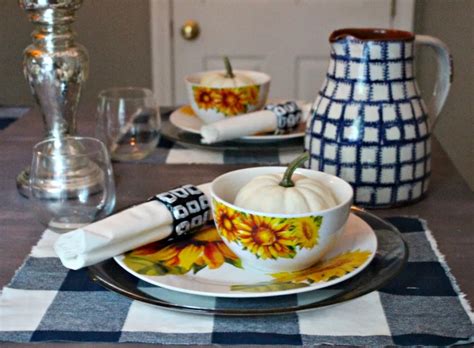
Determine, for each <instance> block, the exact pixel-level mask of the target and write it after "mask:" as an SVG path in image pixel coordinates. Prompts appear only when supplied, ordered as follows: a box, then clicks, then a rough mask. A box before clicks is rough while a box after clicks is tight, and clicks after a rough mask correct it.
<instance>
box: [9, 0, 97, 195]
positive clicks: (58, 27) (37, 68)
mask: <svg viewBox="0 0 474 348" xmlns="http://www.w3.org/2000/svg"><path fill="white" fill-rule="evenodd" d="M82 2H83V0H19V5H20V7H21V8H22V9H23V10H24V11H26V13H27V15H28V18H29V20H30V22H32V23H33V25H34V26H35V29H34V31H33V32H32V34H31V36H32V41H33V43H32V44H31V45H30V46H28V47H27V48H26V49H25V51H24V59H23V71H24V74H25V77H26V80H27V81H28V83H29V85H30V88H31V93H32V94H33V96H34V98H35V100H36V103H37V104H38V106H39V109H40V111H41V114H42V117H43V123H44V137H45V138H50V137H54V138H57V139H58V140H59V139H60V138H61V137H64V136H66V135H73V134H75V131H76V111H77V106H78V103H79V98H80V95H81V90H82V87H83V85H84V82H85V80H86V78H87V75H88V71H89V58H88V55H87V51H86V49H85V48H84V47H83V46H82V45H80V44H78V43H77V42H76V41H75V36H76V34H75V32H74V31H73V30H72V28H71V25H72V23H73V22H74V20H75V15H76V11H77V10H78V9H79V8H80V7H81V5H82ZM57 143H58V144H59V142H57ZM53 150H54V149H52V151H53ZM17 187H18V190H19V192H20V193H21V194H22V195H24V196H28V191H29V169H28V168H26V169H25V170H23V171H22V172H21V173H20V174H19V175H18V177H17Z"/></svg>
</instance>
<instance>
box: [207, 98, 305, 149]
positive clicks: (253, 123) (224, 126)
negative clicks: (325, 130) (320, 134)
mask: <svg viewBox="0 0 474 348" xmlns="http://www.w3.org/2000/svg"><path fill="white" fill-rule="evenodd" d="M298 106H299V107H300V108H301V111H302V114H303V117H302V118H301V123H303V122H306V119H307V118H308V115H309V112H310V109H311V104H303V105H301V103H298ZM276 129H277V117H276V115H275V114H274V113H273V112H272V111H270V110H261V111H256V112H251V113H248V114H245V115H241V116H235V117H230V118H227V119H225V120H222V121H218V122H214V123H211V124H208V125H205V126H202V127H201V136H202V139H201V142H202V143H204V144H212V143H216V142H219V141H225V140H231V139H237V138H241V137H244V136H248V135H254V134H256V133H264V132H273V131H275V130H276Z"/></svg>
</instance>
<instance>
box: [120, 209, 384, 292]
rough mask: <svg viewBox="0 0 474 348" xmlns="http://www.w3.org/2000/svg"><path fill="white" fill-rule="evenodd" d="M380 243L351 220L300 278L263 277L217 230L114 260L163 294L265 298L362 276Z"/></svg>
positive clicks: (361, 223)
mask: <svg viewBox="0 0 474 348" xmlns="http://www.w3.org/2000/svg"><path fill="white" fill-rule="evenodd" d="M376 250H377V239H376V236H375V233H374V231H373V230H372V229H371V228H370V226H369V225H368V224H367V223H365V222H364V221H363V220H362V219H360V218H358V217H356V216H355V215H353V214H351V215H350V216H349V221H348V223H347V225H346V229H345V231H344V233H343V235H342V236H341V238H340V239H339V240H338V241H337V243H336V245H335V246H334V248H333V249H332V250H331V251H330V252H329V253H328V254H327V255H326V256H325V257H324V258H323V259H322V260H321V261H319V262H317V263H316V264H314V265H312V266H311V267H309V268H307V269H305V270H302V271H297V272H281V273H263V272H261V271H258V270H254V269H252V268H251V267H248V266H247V265H245V264H243V263H242V262H241V260H240V259H239V258H238V257H237V256H236V255H235V254H233V253H232V252H231V251H230V250H229V249H228V248H227V247H226V245H225V244H224V242H223V241H222V240H221V239H220V237H219V235H218V234H217V231H216V229H215V227H214V226H213V225H209V226H206V227H204V228H202V229H201V230H199V231H198V232H196V233H195V234H194V235H193V236H192V237H191V238H187V239H183V240H180V241H175V242H173V243H166V244H165V243H162V242H156V243H151V244H148V245H146V246H143V247H140V248H137V249H135V250H132V251H130V252H128V253H126V254H123V255H120V256H117V257H115V260H116V261H117V262H118V264H119V265H120V266H121V267H123V268H124V269H125V270H126V271H128V272H130V273H132V274H133V275H135V276H136V277H138V278H140V279H141V280H143V281H145V282H147V283H150V284H153V285H157V286H161V287H163V288H167V289H171V290H175V291H179V292H184V293H190V294H195V295H204V296H216V297H237V298H246V297H266V296H279V295H289V294H294V293H301V292H306V291H312V290H316V289H322V288H325V287H328V286H331V285H334V284H336V283H339V282H342V281H344V280H346V279H349V278H351V277H353V276H355V275H356V274H357V273H359V272H360V271H362V270H363V269H364V268H365V267H367V265H368V264H369V263H370V261H371V260H372V259H373V257H374V256H375V252H376Z"/></svg>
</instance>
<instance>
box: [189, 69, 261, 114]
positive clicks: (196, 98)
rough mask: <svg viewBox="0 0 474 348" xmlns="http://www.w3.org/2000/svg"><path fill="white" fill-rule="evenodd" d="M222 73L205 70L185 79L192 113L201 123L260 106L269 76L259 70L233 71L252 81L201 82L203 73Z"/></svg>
mask: <svg viewBox="0 0 474 348" xmlns="http://www.w3.org/2000/svg"><path fill="white" fill-rule="evenodd" d="M214 72H223V71H221V70H216V71H206V72H200V73H197V74H193V75H189V76H187V77H186V78H185V82H186V92H187V94H188V99H189V103H190V105H191V108H192V109H193V111H194V113H195V114H196V115H197V116H198V117H199V118H200V119H201V120H202V121H203V122H204V123H213V122H216V121H220V120H223V119H225V118H226V117H232V116H236V115H240V114H245V113H249V112H252V111H257V110H260V109H261V108H263V106H264V105H265V102H266V100H267V97H268V91H269V89H270V76H269V75H267V74H265V73H261V72H258V71H250V70H234V72H235V73H237V74H239V73H240V74H245V75H247V76H248V77H250V78H251V79H252V80H253V81H255V83H254V84H252V85H246V86H242V87H222V88H218V87H207V86H204V85H201V84H200V82H201V79H202V77H203V76H204V75H205V74H209V73H214Z"/></svg>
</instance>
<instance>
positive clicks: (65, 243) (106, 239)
mask: <svg viewBox="0 0 474 348" xmlns="http://www.w3.org/2000/svg"><path fill="white" fill-rule="evenodd" d="M197 188H199V189H200V190H201V191H202V192H203V193H204V194H205V195H206V196H207V198H208V200H209V202H210V201H211V200H210V194H209V191H210V184H204V185H199V186H197ZM209 215H210V216H211V214H209ZM172 228H173V218H172V216H171V213H170V211H169V210H168V209H167V208H166V206H165V205H164V204H162V203H160V202H158V201H156V200H153V201H150V202H146V203H142V204H139V205H136V206H134V207H132V208H129V209H126V210H124V211H121V212H119V213H117V214H114V215H111V216H109V217H107V218H105V219H103V220H100V221H97V222H94V223H92V224H90V225H87V226H85V227H82V228H79V229H77V230H74V231H71V232H68V233H66V234H63V235H62V236H60V237H59V239H58V240H57V241H56V243H55V245H54V250H55V251H56V253H57V255H58V256H59V258H60V259H61V262H62V264H63V265H64V266H65V267H67V268H70V269H74V270H76V269H79V268H82V267H86V266H90V265H93V264H95V263H98V262H101V261H104V260H107V259H109V258H111V257H114V256H117V255H120V254H122V253H124V252H126V251H129V250H132V249H135V248H138V247H140V246H142V245H145V244H148V243H151V242H155V241H158V240H162V239H165V238H167V237H168V236H169V235H170V234H171V233H172Z"/></svg>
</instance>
